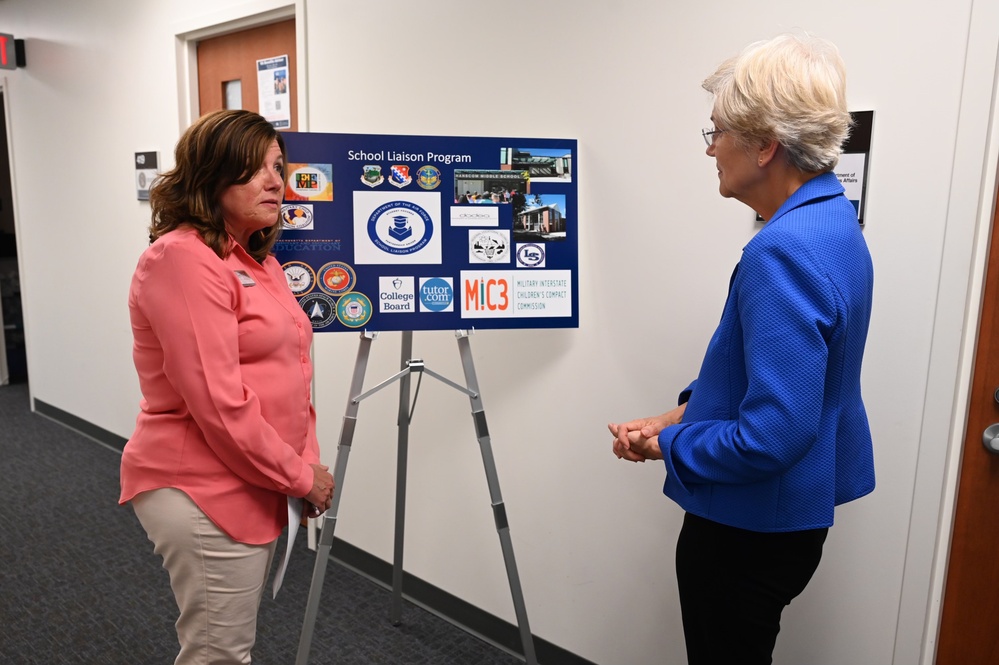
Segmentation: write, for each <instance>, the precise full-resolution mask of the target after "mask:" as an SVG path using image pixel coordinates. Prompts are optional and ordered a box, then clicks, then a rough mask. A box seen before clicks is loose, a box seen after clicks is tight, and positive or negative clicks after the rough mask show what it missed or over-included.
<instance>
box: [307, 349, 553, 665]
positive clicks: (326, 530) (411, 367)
mask: <svg viewBox="0 0 999 665" xmlns="http://www.w3.org/2000/svg"><path fill="white" fill-rule="evenodd" d="M377 334H378V333H372V332H363V333H361V341H360V345H359V346H358V350H357V360H356V362H355V363H354V374H353V377H352V379H351V383H350V397H349V399H348V402H347V410H346V413H345V415H344V418H343V425H342V426H341V428H340V441H339V443H338V445H337V456H336V465H335V467H334V469H333V480H334V481H335V482H336V491H335V492H334V494H333V503H332V505H331V506H330V508H329V510H327V511H326V515H325V519H324V521H323V527H322V531H321V532H320V535H319V542H318V544H317V547H316V565H315V568H314V569H313V572H312V585H311V587H310V588H309V599H308V602H307V604H306V608H305V620H304V622H303V625H302V635H301V637H300V639H299V642H298V657H297V658H296V660H295V665H308V661H309V651H310V649H311V647H312V634H313V630H314V629H315V625H316V615H317V613H318V611H319V597H320V595H321V594H322V586H323V579H324V578H325V577H326V564H327V563H328V562H329V555H330V548H331V547H332V545H333V530H334V529H335V528H336V520H337V511H338V509H339V505H340V497H342V496H343V482H344V476H345V474H346V471H347V458H348V456H349V455H350V447H351V443H352V441H353V438H354V430H355V428H356V426H357V411H358V408H359V407H360V403H361V400H363V399H366V398H367V397H370V396H371V395H373V394H374V393H376V392H378V391H379V390H381V389H382V388H385V387H386V386H388V385H390V384H392V383H394V382H395V381H400V387H399V450H398V464H397V466H396V500H395V508H396V512H395V548H394V561H393V567H392V605H391V609H390V612H389V618H390V620H391V622H392V625H395V626H398V625H399V624H400V623H401V621H402V619H401V616H402V573H403V570H402V551H403V532H404V527H405V512H406V463H407V459H408V448H409V422H410V418H411V416H412V412H411V411H410V406H409V404H410V378H411V376H412V374H413V373H418V374H420V375H421V377H422V375H423V374H428V375H430V376H432V377H433V378H435V379H437V380H438V381H441V382H442V383H445V384H447V385H449V386H451V387H452V388H454V389H455V390H457V391H459V392H462V393H465V394H466V395H468V397H469V400H470V401H471V403H472V420H473V422H474V423H475V436H476V438H477V439H478V442H479V448H480V450H481V453H482V463H483V464H484V466H485V470H486V481H487V482H488V484H489V498H490V502H491V503H492V507H493V519H494V520H495V522H496V531H497V533H498V534H499V539H500V545H501V547H502V549H503V559H504V561H505V563H506V574H507V578H508V580H509V582H510V593H511V595H512V596H513V606H514V610H515V612H516V614H517V625H518V627H519V629H520V639H521V643H522V644H523V649H524V658H525V660H526V662H527V665H537V662H538V661H537V657H536V656H535V654H534V640H533V638H532V636H531V629H530V626H529V625H528V622H527V609H526V608H525V606H524V595H523V592H522V591H521V587H520V577H519V575H518V574H517V563H516V561H515V560H514V555H513V544H512V542H511V540H510V526H509V524H508V523H507V517H506V507H505V505H504V504H503V497H502V496H501V494H500V488H499V478H498V477H497V475H496V462H495V461H494V459H493V451H492V445H491V443H490V438H489V429H488V428H487V426H486V414H485V411H484V410H483V407H482V398H481V396H480V394H479V385H478V381H477V379H476V377H475V366H474V364H473V362H472V351H471V346H470V345H469V341H468V335H469V333H468V331H465V330H457V331H455V336H456V337H457V339H458V353H459V355H460V356H461V364H462V368H463V369H464V373H465V384H466V386H467V387H466V386H461V385H459V384H457V383H455V382H453V381H450V380H449V379H446V378H445V377H443V376H441V375H440V374H437V373H436V372H434V371H432V370H430V369H429V368H427V367H426V365H425V364H424V362H423V360H420V359H415V358H413V357H412V355H413V333H412V331H404V332H403V333H402V365H403V368H402V370H401V371H400V372H398V373H397V374H395V375H393V376H391V377H389V378H388V379H386V380H385V381H382V382H381V383H379V384H378V385H377V386H375V387H374V388H372V389H370V390H368V391H367V392H364V393H362V392H361V388H362V387H363V384H364V373H365V371H366V369H367V365H368V355H369V353H370V351H371V342H372V341H374V339H375V337H376V336H377ZM417 392H419V384H417Z"/></svg>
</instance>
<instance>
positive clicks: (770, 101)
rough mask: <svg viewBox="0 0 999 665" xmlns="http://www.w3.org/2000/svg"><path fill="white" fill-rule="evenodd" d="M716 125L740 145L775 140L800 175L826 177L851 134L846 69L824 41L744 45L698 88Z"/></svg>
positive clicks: (787, 37) (800, 38)
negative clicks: (710, 100)
mask: <svg viewBox="0 0 999 665" xmlns="http://www.w3.org/2000/svg"><path fill="white" fill-rule="evenodd" d="M703 86H704V89H705V90H707V91H708V92H710V93H711V94H712V95H714V98H715V105H714V120H715V123H716V125H720V126H721V128H723V129H725V130H728V131H731V132H733V134H734V135H735V136H736V137H737V138H738V140H740V141H741V142H742V143H744V144H746V145H752V144H754V143H763V142H766V141H770V140H776V141H778V142H779V143H780V144H781V146H783V147H784V150H785V152H786V154H787V160H788V162H789V163H790V164H791V165H792V166H794V167H795V168H797V169H799V170H800V171H803V172H806V173H814V172H823V171H830V170H832V168H833V167H835V166H836V162H837V161H838V160H839V154H840V150H841V148H842V145H843V142H844V141H845V140H846V138H847V136H848V135H849V132H850V125H851V118H850V113H849V111H847V106H846V67H845V66H844V64H843V59H842V58H841V57H840V55H839V50H838V49H837V48H836V46H835V45H834V44H833V43H832V42H829V41H826V40H824V39H819V38H818V37H813V36H811V35H807V34H802V35H794V34H784V35H779V36H777V37H774V38H773V39H770V40H767V41H762V42H756V43H754V44H750V45H749V46H747V47H746V48H745V50H743V52H742V53H741V54H739V55H738V56H736V57H734V58H731V59H729V60H727V61H725V62H724V63H722V64H721V65H720V66H719V67H718V70H717V71H716V72H715V73H714V74H712V75H711V76H709V77H708V78H707V79H706V80H705V81H704V83H703Z"/></svg>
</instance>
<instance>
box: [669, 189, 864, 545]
mask: <svg viewBox="0 0 999 665" xmlns="http://www.w3.org/2000/svg"><path fill="white" fill-rule="evenodd" d="M873 283H874V268H873V266H872V264H871V255H870V253H869V252H868V250H867V244H866V242H865V241H864V237H863V234H862V233H861V231H860V226H859V224H858V223H857V215H856V211H855V209H854V207H853V204H852V203H850V201H849V200H847V198H846V197H845V196H844V195H843V187H842V186H841V185H840V183H839V181H838V180H837V179H836V176H835V175H833V174H831V173H826V174H822V175H819V176H817V177H816V178H813V179H812V180H810V181H808V182H806V183H805V184H804V185H802V186H801V187H800V188H799V189H798V190H797V191H796V192H795V193H794V194H793V195H791V197H790V198H789V199H788V200H787V201H785V202H784V205H782V206H781V207H780V209H779V210H778V211H777V212H776V213H775V214H774V216H773V218H772V219H771V220H770V221H769V222H768V223H767V224H766V226H764V227H763V228H762V229H761V230H760V231H759V232H758V233H757V234H756V235H755V236H754V237H753V239H752V240H751V241H750V242H749V243H748V244H747V245H746V246H745V247H744V248H743V251H742V259H741V260H740V261H739V264H738V265H737V266H736V269H735V273H734V274H733V275H732V283H731V286H730V288H729V294H728V300H727V302H726V303H725V309H724V312H723V313H722V318H721V322H720V323H719V324H718V329H717V330H716V331H715V333H714V335H713V336H712V338H711V341H710V343H709V344H708V349H707V351H706V353H705V356H704V361H703V363H702V365H701V370H700V373H699V374H698V377H697V380H696V381H694V383H692V384H691V385H690V387H688V388H687V390H685V391H684V392H683V393H681V395H680V402H681V403H682V402H683V401H684V400H686V401H687V409H686V411H685V413H684V416H683V422H682V423H680V424H678V425H672V426H670V427H667V428H666V429H664V430H663V431H662V433H661V434H660V435H659V445H660V448H661V449H662V452H663V458H664V460H665V463H666V483H665V486H664V489H663V491H664V493H665V494H666V496H668V497H670V498H671V499H673V500H674V501H676V502H677V503H678V504H679V505H680V506H681V507H682V508H683V509H684V510H686V511H688V512H691V513H694V514H696V515H700V516H701V517H704V518H707V519H709V520H713V521H715V522H720V523H722V524H728V525H730V526H735V527H740V528H743V529H749V530H752V531H796V530H803V529H815V528H821V527H827V526H831V525H832V523H833V507H834V506H837V505H839V504H841V503H845V502H847V501H852V500H853V499H856V498H858V497H861V496H863V495H865V494H867V493H869V492H871V491H872V490H873V489H874V454H873V447H872V443H871V431H870V427H869V425H868V422H867V413H866V411H865V409H864V402H863V399H862V398H861V394H860V366H861V361H862V360H863V356H864V344H865V342H866V339H867V328H868V323H869V321H870V317H871V298H872V291H873Z"/></svg>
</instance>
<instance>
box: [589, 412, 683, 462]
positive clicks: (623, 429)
mask: <svg viewBox="0 0 999 665" xmlns="http://www.w3.org/2000/svg"><path fill="white" fill-rule="evenodd" d="M686 409H687V405H686V403H684V404H681V405H680V406H678V407H676V408H675V409H673V410H672V411H667V412H666V413H664V414H662V415H659V416H652V417H650V418H639V419H637V420H630V421H628V422H626V423H620V424H618V423H609V424H608V425H607V429H608V430H610V433H611V434H612V435H613V436H614V440H613V441H612V442H611V450H613V452H614V454H615V455H616V456H617V458H618V459H623V460H628V461H629V462H644V461H645V460H649V459H654V460H659V459H662V458H663V453H662V449H661V448H660V447H659V433H660V432H662V431H663V430H664V429H666V428H667V427H669V426H670V425H675V424H677V423H679V422H680V421H681V420H682V419H683V412H684V411H685V410H686Z"/></svg>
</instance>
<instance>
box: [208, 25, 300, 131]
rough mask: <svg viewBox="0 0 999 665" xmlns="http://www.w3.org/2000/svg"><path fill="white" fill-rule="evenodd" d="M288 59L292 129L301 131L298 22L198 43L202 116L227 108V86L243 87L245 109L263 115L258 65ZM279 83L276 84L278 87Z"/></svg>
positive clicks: (252, 29)
mask: <svg viewBox="0 0 999 665" xmlns="http://www.w3.org/2000/svg"><path fill="white" fill-rule="evenodd" d="M284 55H286V56H288V71H287V78H285V79H284V80H283V81H281V84H282V85H286V86H287V92H288V93H289V94H288V102H289V103H290V113H291V125H290V127H287V128H286V129H290V130H291V131H297V130H298V100H297V92H296V90H295V89H294V86H295V82H296V81H297V78H296V74H297V72H298V63H297V61H296V58H295V19H288V20H286V21H281V22H279V23H270V24H268V25H262V26H259V27H255V28H249V29H247V30H241V31H239V32H231V33H229V34H226V35H221V36H219V37H211V38H209V39H204V40H202V41H200V42H198V95H199V98H200V102H201V108H200V112H201V115H204V114H205V113H208V112H209V111H217V110H219V109H223V108H226V104H225V86H226V83H227V82H229V81H240V82H241V83H242V100H243V103H242V108H244V109H246V110H248V111H255V112H257V113H261V109H260V107H259V103H258V99H259V94H258V93H259V90H258V87H257V79H258V76H257V61H258V60H266V59H268V58H274V57H277V56H284ZM276 84H277V83H276V82H275V85H276Z"/></svg>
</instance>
